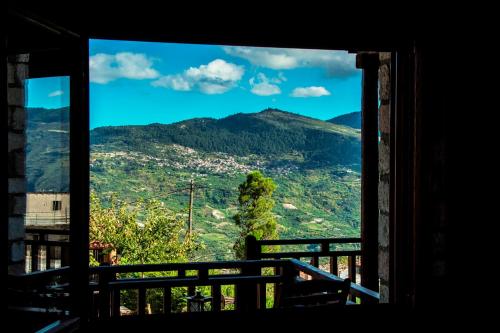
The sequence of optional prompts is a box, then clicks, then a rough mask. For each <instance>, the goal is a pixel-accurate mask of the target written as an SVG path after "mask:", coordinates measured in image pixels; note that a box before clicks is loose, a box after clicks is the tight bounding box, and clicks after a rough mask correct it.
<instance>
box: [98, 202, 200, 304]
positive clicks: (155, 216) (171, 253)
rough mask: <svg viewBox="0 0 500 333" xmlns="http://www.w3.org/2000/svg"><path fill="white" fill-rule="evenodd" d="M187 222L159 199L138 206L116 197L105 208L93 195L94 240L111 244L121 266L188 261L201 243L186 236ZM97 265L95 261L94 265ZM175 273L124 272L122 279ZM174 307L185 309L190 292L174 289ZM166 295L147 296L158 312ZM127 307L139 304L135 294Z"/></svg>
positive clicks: (127, 298)
mask: <svg viewBox="0 0 500 333" xmlns="http://www.w3.org/2000/svg"><path fill="white" fill-rule="evenodd" d="M184 224H185V221H183V220H181V219H180V218H179V217H178V215H177V214H175V213H174V212H172V211H170V210H169V209H167V208H165V207H164V206H163V205H162V203H161V202H160V201H158V200H149V201H139V202H137V203H135V204H134V205H129V204H127V203H123V202H122V203H120V202H118V200H117V199H116V198H115V197H114V196H112V198H111V200H110V203H109V205H108V206H106V207H105V206H104V205H103V204H102V203H101V200H100V199H99V198H98V197H97V195H96V194H95V193H94V192H92V193H91V195H90V225H89V231H90V235H89V238H90V241H91V242H94V241H98V242H100V243H102V244H106V245H110V246H111V247H112V248H113V249H115V250H116V251H117V254H118V255H119V256H120V264H158V263H170V262H186V261H188V259H189V257H190V256H191V255H192V253H193V252H194V251H196V250H197V247H198V244H197V242H196V238H195V237H194V236H195V235H193V236H192V237H184V235H185V228H184ZM94 264H95V262H94ZM170 275H172V273H171V272H149V273H139V274H138V273H124V274H123V276H122V277H130V278H132V277H142V278H144V277H160V276H170ZM172 292H173V295H172V303H173V304H172V308H173V309H174V311H180V309H181V308H182V307H184V306H185V296H186V293H185V291H183V290H179V288H174V290H172ZM161 297H162V293H161V292H159V291H158V290H155V291H153V293H150V294H149V295H148V297H147V302H148V303H151V304H152V308H153V310H154V311H155V312H157V311H159V308H160V307H161ZM123 303H124V304H125V306H128V307H133V306H135V303H136V295H135V294H134V291H127V292H126V293H125V294H124V295H123Z"/></svg>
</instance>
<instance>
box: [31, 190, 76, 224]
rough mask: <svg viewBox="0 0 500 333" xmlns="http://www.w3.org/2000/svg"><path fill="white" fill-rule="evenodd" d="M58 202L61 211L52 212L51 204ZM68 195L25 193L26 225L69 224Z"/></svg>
mask: <svg viewBox="0 0 500 333" xmlns="http://www.w3.org/2000/svg"><path fill="white" fill-rule="evenodd" d="M54 201H60V202H61V209H60V210H53V202H54ZM69 212H70V210H69V193H27V195H26V225H51V224H64V223H69Z"/></svg>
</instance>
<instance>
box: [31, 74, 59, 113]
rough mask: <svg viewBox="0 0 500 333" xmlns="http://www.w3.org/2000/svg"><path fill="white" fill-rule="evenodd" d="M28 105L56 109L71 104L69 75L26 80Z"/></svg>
mask: <svg viewBox="0 0 500 333" xmlns="http://www.w3.org/2000/svg"><path fill="white" fill-rule="evenodd" d="M26 89H27V94H26V106H28V107H41V108H47V109H55V108H60V107H63V106H68V105H69V77H68V76H58V77H49V78H38V79H29V80H26Z"/></svg>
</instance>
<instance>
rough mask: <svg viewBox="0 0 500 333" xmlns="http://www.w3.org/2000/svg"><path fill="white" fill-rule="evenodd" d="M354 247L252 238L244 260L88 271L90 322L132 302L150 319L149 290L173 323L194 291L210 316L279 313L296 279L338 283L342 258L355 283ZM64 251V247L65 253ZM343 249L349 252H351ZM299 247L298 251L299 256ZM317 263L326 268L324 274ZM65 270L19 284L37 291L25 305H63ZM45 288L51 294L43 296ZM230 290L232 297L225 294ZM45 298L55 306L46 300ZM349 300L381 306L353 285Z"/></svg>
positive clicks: (110, 315)
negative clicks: (36, 298)
mask: <svg viewBox="0 0 500 333" xmlns="http://www.w3.org/2000/svg"><path fill="white" fill-rule="evenodd" d="M35 242H38V241H35V240H33V243H35ZM42 242H47V240H45V241H43V240H42ZM33 243H31V244H33ZM359 243H360V239H359V238H344V239H294V240H262V241H256V240H255V239H254V238H253V239H252V238H251V237H249V238H248V239H247V257H248V260H239V261H219V262H191V263H169V264H154V265H116V266H99V267H90V269H89V272H90V277H89V290H90V293H91V294H90V295H89V296H90V300H91V307H90V309H89V311H90V317H91V318H93V319H95V320H100V319H106V318H117V317H120V316H123V315H125V311H124V310H126V309H124V306H125V305H129V304H131V303H134V305H133V306H132V307H133V309H131V310H132V311H131V313H130V314H132V315H135V316H139V317H141V316H147V315H148V314H149V313H151V311H149V310H148V309H149V308H148V306H147V304H148V299H149V298H148V294H149V293H150V292H151V291H154V292H155V295H156V298H158V295H160V296H159V298H160V299H161V304H162V305H161V307H158V306H157V307H156V310H158V309H160V310H158V311H156V312H155V313H158V314H161V315H163V316H175V315H176V314H177V313H178V312H185V311H187V308H186V306H185V302H186V298H187V297H188V296H191V295H194V294H195V291H197V290H198V291H200V290H201V291H203V294H204V295H205V296H209V297H211V300H210V302H209V303H208V304H209V307H208V309H207V311H212V312H220V311H233V310H234V311H239V312H247V311H255V310H259V311H260V310H263V311H266V310H268V309H269V308H274V307H277V305H278V304H279V296H280V288H281V287H282V286H283V285H284V284H287V283H291V282H293V281H295V280H297V279H312V280H333V281H337V280H341V278H340V277H339V276H338V273H339V261H341V259H340V258H342V257H345V258H347V266H348V268H347V270H348V273H347V274H348V277H350V278H351V281H356V280H355V279H356V278H355V276H356V264H355V263H356V262H359V260H357V258H358V257H359V256H360V254H361V253H360V250H359V249H356V247H359V245H360V244H359ZM67 244H69V243H66V244H64V246H66V245H67ZM339 244H340V245H341V246H339ZM347 244H354V246H350V248H351V249H349V247H347ZM46 245H47V244H46ZM51 245H52V244H51ZM59 245H60V244H58V243H56V244H55V246H59ZM276 245H278V246H280V249H279V250H276V249H274V251H270V252H266V251H267V250H269V249H270V247H271V246H276ZM288 245H292V246H296V245H302V246H304V245H305V246H308V249H309V251H302V250H301V249H300V248H299V247H295V248H294V249H292V250H290V251H282V250H283V249H284V248H285V247H286V246H288ZM344 245H346V246H344ZM297 248H299V250H296V249H297ZM346 248H348V249H346ZM352 248H354V249H352ZM325 258H326V260H325ZM301 259H307V260H305V261H301ZM343 261H344V262H345V261H346V260H343ZM321 262H328V263H329V265H327V266H329V267H328V269H327V270H326V271H325V266H324V265H321ZM67 270H68V268H62V269H51V270H48V271H46V272H34V273H31V274H27V275H26V276H25V277H22V278H20V280H22V281H21V282H27V281H28V282H29V283H28V284H27V285H28V287H27V288H25V291H26V290H27V289H30V288H29V286H36V287H35V288H31V289H32V291H31V294H30V292H28V293H26V292H25V293H24V295H25V296H26V295H27V298H28V299H29V297H31V296H33V295H35V294H36V293H40V292H39V291H40V290H43V292H42V294H44V293H45V294H46V295H50V293H52V295H54V294H57V295H59V296H60V298H61V299H63V301H66V300H67V297H66V296H67V295H68V294H67V290H66V289H65V286H67V280H66V279H65V278H64V275H65V273H67ZM20 280H19V281H20ZM9 285H10V284H9ZM24 285H26V283H24ZM42 285H45V286H50V288H45V287H44V288H45V289H44V288H42V287H41V286H42ZM228 287H230V288H229V289H228ZM179 290H181V292H180V293H179ZM228 290H230V291H231V292H229V294H228V292H227V291H228ZM30 295H31V296H30ZM51 297H52V296H51ZM42 298H43V297H42ZM134 298H135V299H134ZM47 299H48V300H52V298H50V297H49V298H47ZM56 300H57V298H54V301H56ZM349 300H350V302H349V304H355V303H378V301H379V295H378V293H376V292H373V291H371V290H368V289H366V288H363V287H362V286H359V285H358V284H356V283H354V282H352V284H351V288H350V295H349ZM42 301H43V299H42ZM125 301H127V304H125ZM51 302H52V301H51ZM179 302H181V303H182V302H183V306H182V307H179V306H178V304H179ZM38 303H39V304H35V303H33V302H31V304H32V305H36V306H41V307H43V306H44V305H43V304H44V303H43V302H38ZM52 303H54V302H52ZM52 303H50V304H48V303H47V304H46V306H47V307H49V306H50V307H54V308H56V306H54V304H52ZM228 303H230V304H229V306H228ZM63 310H65V306H63Z"/></svg>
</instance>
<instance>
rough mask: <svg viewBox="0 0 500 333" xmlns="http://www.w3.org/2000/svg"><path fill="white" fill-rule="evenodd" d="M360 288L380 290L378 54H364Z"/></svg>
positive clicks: (361, 60)
mask: <svg viewBox="0 0 500 333" xmlns="http://www.w3.org/2000/svg"><path fill="white" fill-rule="evenodd" d="M356 66H357V67H358V68H362V69H363V83H362V103H361V142H362V144H361V147H362V148H361V155H362V158H361V160H362V162H361V253H362V255H361V258H362V260H361V261H362V274H361V276H362V278H361V285H363V286H364V287H366V288H368V289H371V290H376V291H378V66H379V60H378V53H377V52H361V53H358V55H357V56H356Z"/></svg>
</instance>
